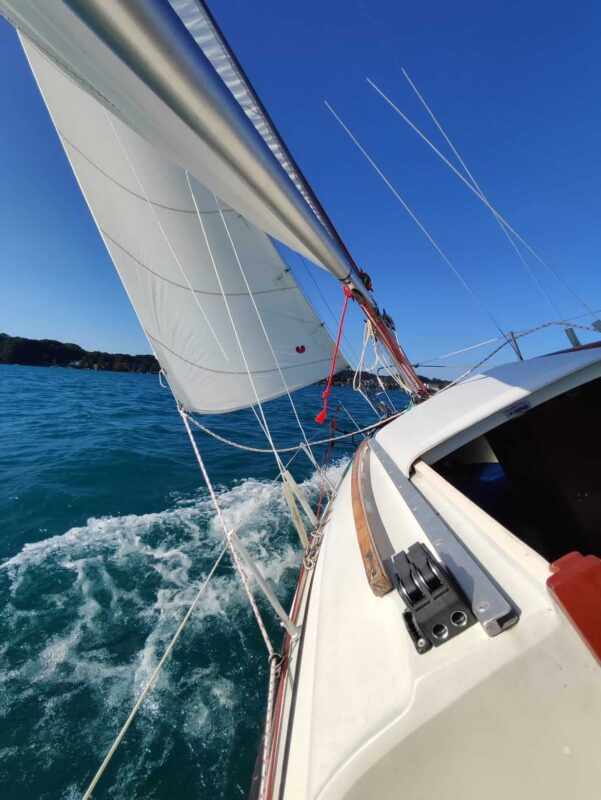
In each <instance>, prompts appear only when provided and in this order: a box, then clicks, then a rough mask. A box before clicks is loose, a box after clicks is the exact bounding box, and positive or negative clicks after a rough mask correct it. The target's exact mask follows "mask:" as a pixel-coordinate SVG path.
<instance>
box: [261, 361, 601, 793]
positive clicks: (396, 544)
mask: <svg viewBox="0 0 601 800" xmlns="http://www.w3.org/2000/svg"><path fill="white" fill-rule="evenodd" d="M600 358H601V357H600V354H599V352H598V351H597V352H596V353H591V351H587V352H583V353H573V354H569V355H568V357H567V358H566V357H565V356H563V355H562V356H552V357H548V359H549V360H548V361H546V360H545V359H537V360H535V361H533V362H523V363H522V364H516V365H511V367H513V368H514V369H513V370H508V372H512V374H513V375H514V376H515V375H519V374H520V373H522V374H523V375H526V374H527V372H526V367H525V366H524V365H526V364H534V371H535V372H536V374H535V375H532V374H529V377H528V381H529V382H526V381H525V380H522V382H521V383H522V384H526V385H519V384H518V382H517V380H514V382H513V383H511V382H509V381H508V377H507V374H506V373H504V372H503V371H502V369H501V370H497V371H496V372H495V374H493V376H492V377H489V376H484V377H480V378H474V379H472V381H470V382H469V383H470V384H472V387H473V391H474V392H475V393H477V394H478V395H479V396H482V397H483V404H484V406H485V408H486V414H485V413H484V412H482V413H477V414H476V413H473V412H471V417H470V420H471V421H472V422H473V425H472V431H473V430H474V429H475V428H474V426H479V428H480V429H481V428H482V426H485V425H487V424H488V423H487V420H488V421H490V420H491V419H494V418H495V415H498V414H501V415H504V414H505V413H506V411H507V410H508V409H511V408H512V406H513V405H514V404H515V403H517V402H522V401H523V399H524V397H526V396H527V397H528V398H529V401H528V402H529V403H530V404H531V405H535V404H536V403H537V402H543V401H544V399H545V398H546V397H548V396H551V395H552V394H553V392H555V393H558V392H561V391H565V390H566V388H569V386H570V385H577V384H578V383H579V382H582V381H585V380H591V379H592V378H594V377H598V376H599V374H601V364H600ZM515 368H517V369H515ZM503 377H505V381H506V382H505V383H504V382H503ZM487 382H488V384H489V386H488V388H486V384H487ZM493 383H496V384H501V385H500V386H499V385H498V386H497V387H496V392H493V388H494V387H491V384H493ZM466 386H467V383H466V385H465V386H464V387H457V389H458V391H457V392H456V397H455V398H453V397H452V396H451V395H452V392H453V391H454V390H450V391H449V392H448V395H450V396H451V397H447V398H446V399H445V398H444V394H443V395H440V396H438V397H434V398H433V399H432V400H429V401H428V402H427V403H425V404H423V406H420V407H418V408H416V409H414V410H413V411H412V412H411V413H410V414H408V415H406V416H404V417H401V418H399V419H397V420H395V421H394V422H392V423H391V424H389V425H388V426H386V427H385V428H383V429H382V430H381V431H380V432H379V433H378V434H377V436H376V437H375V441H376V442H377V443H378V444H379V445H380V446H381V447H382V448H384V450H386V451H387V452H388V453H389V454H390V455H391V456H393V458H394V459H395V460H396V461H397V463H398V464H399V465H400V466H401V467H403V468H404V470H405V472H409V470H410V469H411V472H412V485H413V486H415V487H416V488H417V489H418V490H419V492H420V494H421V495H422V497H423V498H424V499H425V500H426V501H427V502H428V504H429V505H430V506H431V508H433V509H434V510H435V511H436V512H437V514H438V515H440V518H441V519H442V520H443V521H444V522H445V524H446V525H448V526H449V528H450V529H451V530H452V531H453V532H454V533H455V534H456V535H457V537H458V538H459V539H460V540H461V542H462V543H463V545H464V546H465V548H466V549H467V550H468V552H469V553H470V554H471V555H472V556H473V557H474V558H475V559H476V560H477V562H478V563H479V564H480V565H482V566H483V567H484V568H485V570H486V571H487V572H488V573H490V574H491V575H493V576H494V582H495V583H496V584H497V585H498V586H500V587H502V590H503V592H504V593H505V595H506V596H507V597H508V598H509V599H510V600H511V604H512V606H513V607H514V608H515V609H516V612H517V614H518V615H519V622H517V624H514V625H513V626H512V627H510V628H509V629H507V630H503V632H501V633H499V635H496V636H493V637H491V636H490V635H487V632H486V631H485V630H484V628H483V626H482V625H480V624H474V625H473V626H472V627H469V628H468V629H466V630H465V631H463V632H461V633H460V634H459V635H458V636H456V637H455V638H453V639H451V640H449V641H447V642H444V644H442V645H441V646H440V647H433V648H432V649H431V650H430V651H429V652H426V653H423V654H422V653H418V652H417V650H416V647H415V646H414V643H413V641H412V639H411V637H410V636H409V635H408V632H407V630H406V627H405V624H404V620H403V612H404V611H405V604H404V602H403V600H402V599H401V596H400V595H399V593H398V592H397V591H395V590H393V591H390V592H388V593H387V594H385V595H384V596H377V594H374V591H372V587H371V586H370V583H369V581H368V579H367V577H366V571H365V566H364V562H363V559H362V557H361V552H360V549H359V546H358V541H357V532H356V525H355V518H354V515H353V497H352V483H353V481H352V472H351V471H349V472H348V473H347V474H346V476H345V478H344V480H343V481H342V484H341V486H340V487H339V491H338V495H337V498H336V500H335V502H334V503H333V504H332V507H331V513H330V516H329V519H328V521H327V525H326V527H325V536H324V539H323V543H322V546H321V551H320V555H319V559H318V561H317V565H316V567H315V571H314V574H313V576H312V580H311V581H309V582H307V586H308V587H310V590H309V591H308V592H306V593H305V595H304V597H303V599H302V606H303V608H302V612H301V615H300V617H299V618H300V620H301V621H302V624H303V631H302V639H301V642H300V643H298V644H297V646H296V647H295V648H294V651H293V654H292V658H291V662H290V674H289V677H290V679H291V680H290V681H289V685H288V689H287V693H286V698H285V705H284V708H283V724H282V728H281V731H280V736H279V741H278V748H277V753H278V760H277V767H276V770H275V782H274V792H273V794H272V795H271V796H273V797H280V798H290V799H291V800H292V799H294V800H297V799H298V798H311V799H313V798H320V799H321V800H337V799H338V798H343V797H344V798H356V799H357V800H360V799H361V800H364V798H367V797H382V798H384V797H396V796H401V795H402V796H404V797H409V798H411V800H417V798H426V797H428V798H430V797H432V796H434V795H435V794H436V793H441V794H442V793H443V792H444V793H445V794H446V795H447V796H451V797H457V798H459V797H461V798H462V800H470V798H474V799H475V798H478V800H480V798H481V797H482V796H483V795H484V796H486V797H487V798H490V799H491V800H494V799H495V798H499V799H500V798H503V800H506V799H507V798H508V797H510V798H512V800H519V799H520V798H523V799H524V800H526V798H528V800H531V799H532V798H534V797H545V798H549V797H551V798H560V797H564V796H565V795H566V794H568V793H569V794H571V795H572V796H574V797H578V798H582V800H587V798H593V797H595V798H596V797H597V796H598V786H599V784H600V782H601V761H600V760H599V759H598V757H597V751H598V720H599V719H600V718H601V686H600V685H599V670H598V664H597V662H596V660H595V658H594V657H593V655H592V654H591V653H590V652H589V650H588V649H587V648H586V646H585V645H584V644H583V642H582V640H581V639H580V637H579V635H578V633H577V632H576V630H575V629H574V628H573V627H572V625H571V624H570V623H569V622H568V621H567V619H566V617H565V616H564V615H563V613H562V612H561V611H560V610H559V608H558V607H557V606H556V605H555V604H554V602H553V601H552V599H551V596H550V594H549V591H548V589H547V586H546V581H547V578H548V577H549V564H548V562H547V561H546V560H545V559H544V558H542V557H541V556H540V555H538V554H537V553H536V552H535V551H534V550H533V549H531V548H530V547H528V545H526V544H525V543H524V542H522V541H520V540H519V539H518V538H516V537H515V536H514V535H513V534H512V533H511V532H510V531H508V530H507V529H505V528H504V527H503V526H502V525H501V524H499V523H498V522H496V521H495V520H494V519H492V518H491V517H490V516H489V515H488V514H486V513H485V512H484V511H482V510H481V509H480V508H479V507H478V506H476V505H475V504H474V503H473V502H471V501H470V500H469V499H467V498H466V497H465V496H464V495H463V494H462V493H461V492H459V491H458V490H457V489H455V488H454V487H453V486H451V485H450V484H449V483H448V482H447V481H446V480H445V479H444V478H443V477H441V476H440V475H439V474H438V473H437V472H436V471H435V470H434V469H432V468H431V467H430V466H429V465H428V463H427V461H428V460H432V459H430V458H429V454H430V453H431V452H432V449H433V448H440V447H441V445H442V443H443V441H444V439H443V436H442V435H441V431H444V432H449V430H450V427H449V425H450V420H451V418H452V415H451V414H450V412H449V416H448V418H447V420H446V421H445V419H443V417H444V415H443V414H442V412H441V413H440V414H438V410H437V406H438V407H439V408H442V407H443V404H445V405H448V406H451V407H452V406H453V405H454V404H455V403H456V404H457V405H460V404H461V403H463V402H465V403H466V409H467V408H468V407H469V406H468V400H467V399H466V397H465V391H466ZM428 406H430V408H431V409H434V410H436V413H433V417H434V420H438V421H439V422H440V425H439V428H438V433H437V432H436V430H435V427H436V426H435V424H434V422H433V424H432V426H431V427H430V428H428V431H427V432H428V436H429V438H428V440H427V442H426V443H425V444H424V446H423V447H417V446H414V445H413V443H415V442H416V440H417V438H416V437H417V434H416V431H417V430H419V429H421V430H422V432H423V431H424V429H425V428H426V427H427V425H426V423H427V417H428V413H427V408H428ZM467 413H468V412H467V411H466V413H465V414H464V416H463V418H462V424H463V425H464V426H467V422H468V421H467V416H466V415H467ZM503 418H504V419H506V417H503ZM497 424H498V423H497ZM493 425H494V422H493V423H492V424H491V427H492V426H493ZM462 430H463V429H462ZM462 430H459V431H457V430H456V431H454V432H452V433H451V436H454V437H458V438H459V439H461V437H462ZM412 437H413V438H412ZM408 440H409V442H410V444H411V446H410V444H408ZM410 450H411V451H412V452H414V453H415V454H416V459H417V460H415V461H414V462H412V463H411V464H409V461H408V460H407V459H408V456H407V453H409V451H410ZM369 478H370V484H371V489H372V491H373V503H374V505H375V507H373V508H371V509H369V511H370V513H371V514H376V515H377V516H378V517H379V518H380V519H381V522H382V523H383V526H384V528H385V531H386V533H387V535H388V537H389V539H390V543H391V545H392V547H393V548H394V550H395V551H401V550H407V548H408V547H409V546H410V545H412V544H413V543H415V542H416V541H417V542H423V543H424V544H426V545H428V546H429V547H430V548H431V549H432V548H433V547H434V543H433V542H432V541H430V539H429V538H428V531H426V530H424V528H423V527H422V526H421V525H420V523H419V522H418V520H417V519H416V516H415V515H414V509H413V508H411V507H410V504H409V505H408V504H407V502H406V500H405V499H403V496H402V495H401V493H400V492H399V491H398V489H397V487H396V486H395V483H394V481H393V480H392V479H391V476H390V475H389V474H388V472H387V471H386V470H385V469H384V467H383V466H382V463H381V461H380V460H379V458H378V457H376V456H375V455H374V452H373V451H372V452H371V454H370V476H369Z"/></svg>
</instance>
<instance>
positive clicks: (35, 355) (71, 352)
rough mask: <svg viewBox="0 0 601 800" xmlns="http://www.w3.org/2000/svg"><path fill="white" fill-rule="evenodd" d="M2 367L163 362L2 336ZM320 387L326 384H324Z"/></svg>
mask: <svg viewBox="0 0 601 800" xmlns="http://www.w3.org/2000/svg"><path fill="white" fill-rule="evenodd" d="M0 364H14V365H19V366H23V367H69V368H70V369H88V370H90V369H91V370H101V371H103V372H137V373H142V374H144V373H145V374H154V375H156V374H157V373H158V372H159V371H160V365H159V362H158V361H157V360H156V358H155V357H154V356H153V355H149V354H144V355H135V356H132V355H129V354H127V353H104V352H102V351H100V350H84V348H83V347H80V346H79V345H78V344H72V343H71V342H58V341H56V340H55V339H27V338H25V337H23V336H9V335H8V334H6V333H0ZM354 376H355V371H354V370H352V369H344V370H341V371H340V372H338V373H337V374H336V375H335V376H334V381H333V384H334V386H352V385H353V378H354ZM419 377H420V378H421V379H422V380H423V381H424V383H426V384H428V386H430V387H431V388H432V389H434V390H437V389H441V388H442V387H443V386H446V385H447V384H448V381H445V380H442V379H440V378H427V377H425V376H423V375H420V376H419ZM320 383H325V380H324V381H320ZM361 385H362V386H363V387H365V388H367V389H380V388H381V387H382V386H384V388H385V389H386V390H387V391H391V390H394V389H398V388H399V387H398V385H397V384H396V382H395V381H394V379H393V378H391V377H390V375H381V376H380V377H379V378H378V377H377V376H376V375H374V374H373V373H371V372H362V373H361Z"/></svg>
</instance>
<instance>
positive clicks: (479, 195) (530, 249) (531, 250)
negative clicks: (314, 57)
mask: <svg viewBox="0 0 601 800" xmlns="http://www.w3.org/2000/svg"><path fill="white" fill-rule="evenodd" d="M366 80H367V82H368V83H369V85H370V86H371V87H372V88H373V89H375V90H376V92H377V93H378V94H379V95H380V97H382V99H383V100H385V101H386V102H387V103H388V105H389V106H390V107H391V108H392V109H393V110H394V111H396V113H397V114H398V115H399V116H400V117H401V119H403V120H404V121H405V122H406V123H407V125H409V127H410V128H411V129H412V130H414V131H415V133H417V135H418V136H419V137H420V138H421V139H422V140H423V141H424V142H425V143H426V144H427V145H428V147H430V148H431V149H432V150H433V151H434V152H435V153H436V155H437V156H438V157H439V158H440V159H441V160H442V161H443V162H444V163H445V164H446V165H447V167H449V169H450V170H452V171H453V172H454V173H455V175H456V176H457V177H458V178H459V180H461V181H462V182H463V183H464V184H465V185H466V186H467V188H468V189H469V190H470V191H471V192H473V193H474V194H475V195H476V197H477V198H478V199H479V200H480V201H481V202H482V203H484V205H485V206H487V207H488V208H489V209H490V211H492V213H493V214H494V216H495V217H496V218H497V219H498V220H499V222H501V223H502V224H503V226H504V227H505V228H506V229H507V230H508V231H509V232H510V233H512V234H513V235H514V236H515V238H516V239H517V240H518V242H520V244H522V245H523V246H524V247H525V248H526V249H527V250H528V252H529V253H531V254H532V255H533V256H534V258H536V260H537V261H538V262H539V263H540V264H542V266H543V267H545V269H546V270H548V271H549V272H550V274H551V275H552V276H553V277H554V278H555V279H556V280H557V281H559V283H561V285H562V286H563V287H564V288H565V289H566V290H567V291H568V292H570V293H571V294H572V295H573V297H574V298H575V299H576V300H577V301H578V302H579V303H580V305H582V307H583V308H585V309H586V311H587V312H588V313H589V314H591V315H592V316H594V317H596V316H597V315H596V314H595V312H594V311H593V310H592V309H591V308H589V306H588V305H587V303H585V301H584V300H583V299H582V298H581V297H580V296H579V295H578V294H577V293H576V292H575V291H574V289H572V287H571V286H570V285H569V284H567V283H566V281H565V280H564V279H563V278H562V277H561V276H560V275H559V274H558V273H557V272H556V271H555V270H554V269H553V268H552V267H550V266H549V264H547V262H546V261H545V260H544V259H543V257H542V256H541V255H540V254H539V253H537V252H536V250H535V249H534V248H533V247H532V246H531V245H530V244H528V242H527V241H526V240H525V239H524V238H523V237H522V236H521V235H520V234H519V233H518V232H517V231H516V230H515V228H513V227H512V226H511V225H510V224H509V222H508V221H507V220H506V219H505V217H503V215H502V214H500V213H499V211H497V209H496V208H495V207H494V206H493V205H492V203H490V202H489V200H488V199H487V198H486V197H485V196H484V195H483V194H482V192H480V191H479V190H478V189H477V188H476V187H475V186H474V185H472V184H471V183H470V181H468V180H467V178H466V177H465V176H464V175H462V174H461V172H459V170H458V169H457V168H456V167H455V166H454V165H453V164H451V162H450V161H449V159H448V158H446V156H444V155H443V154H442V153H441V152H440V150H439V149H438V148H437V147H436V145H435V144H433V143H432V142H431V141H430V140H429V139H428V137H427V136H426V135H425V133H422V131H420V129H419V128H418V127H417V125H415V124H414V123H413V122H411V120H410V119H409V117H408V116H407V115H406V114H404V113H403V112H402V111H401V109H400V108H399V107H398V106H397V105H395V104H394V103H393V102H392V100H391V99H390V98H389V97H387V96H386V95H385V94H384V92H383V91H382V90H381V89H380V88H379V87H378V86H376V84H375V83H374V82H373V81H372V80H371V79H370V78H367V79H366ZM558 316H560V317H561V316H562V315H561V314H558Z"/></svg>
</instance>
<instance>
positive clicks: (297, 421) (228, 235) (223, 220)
mask: <svg viewBox="0 0 601 800" xmlns="http://www.w3.org/2000/svg"><path fill="white" fill-rule="evenodd" d="M213 197H214V198H215V203H216V204H217V208H218V209H219V216H220V217H221V221H222V222H223V227H224V228H225V231H226V233H227V237H228V239H229V241H230V244H231V246H232V250H233V251H234V256H235V258H236V263H237V264H238V268H239V269H240V274H241V275H242V278H243V280H244V285H245V286H246V291H247V292H248V295H249V297H250V299H251V302H252V304H253V308H254V310H255V313H256V315H257V319H258V320H259V324H260V325H261V330H262V331H263V335H264V336H265V340H266V342H267V344H268V346H269V350H270V352H271V355H272V356H273V360H274V363H275V365H276V367H277V370H278V373H279V376H280V379H281V381H282V384H283V386H284V389H285V391H286V395H287V397H288V402H289V403H290V406H291V408H292V412H293V414H294V418H295V419H296V424H297V425H298V427H299V429H300V432H301V436H302V437H303V439H304V441H305V444H306V445H307V447H308V448H309V450H310V449H311V445H310V444H309V440H308V439H307V434H306V433H305V429H304V427H303V424H302V422H301V420H300V417H299V415H298V412H297V410H296V404H295V403H294V400H293V399H292V395H291V394H290V389H289V388H288V384H287V383H286V378H285V377H284V373H283V372H282V369H281V367H280V362H279V361H278V357H277V356H276V354H275V350H274V349H273V345H272V344H271V339H270V338H269V334H268V333H267V328H266V327H265V323H264V322H263V317H262V316H261V312H260V311H259V308H258V306H257V303H256V301H255V297H254V294H253V293H252V291H251V288H250V285H249V283H248V280H247V277H246V273H245V271H244V269H243V267H242V261H241V260H240V255H239V254H238V249H237V247H236V245H235V243H234V240H233V238H232V234H231V232H230V229H229V227H228V224H227V222H226V219H225V217H224V215H223V211H222V210H221V206H220V205H219V201H218V199H217V195H216V194H215V193H214V192H213ZM274 249H275V248H274ZM314 463H315V464H317V462H316V461H315V459H314ZM317 469H318V471H319V472H321V468H320V467H319V466H318V467H317Z"/></svg>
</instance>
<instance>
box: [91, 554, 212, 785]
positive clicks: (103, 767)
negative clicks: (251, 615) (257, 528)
mask: <svg viewBox="0 0 601 800" xmlns="http://www.w3.org/2000/svg"><path fill="white" fill-rule="evenodd" d="M226 550H227V544H225V545H224V546H223V548H222V549H221V552H220V553H219V555H218V557H217V560H216V561H215V563H214V564H213V566H212V567H211V571H210V572H209V574H208V575H207V577H206V578H205V580H204V581H203V583H202V585H201V587H200V589H199V590H198V592H197V593H196V596H195V598H194V600H193V601H192V603H191V604H190V606H189V608H188V610H187V611H186V614H185V615H184V618H183V619H182V621H181V622H180V624H179V627H178V628H177V630H176V631H175V633H174V634H173V637H172V639H171V641H170V642H169V644H168V645H167V647H166V649H165V652H164V653H163V655H162V656H161V659H160V661H159V663H158V664H157V665H156V667H155V668H154V671H153V673H152V675H151V676H150V678H149V679H148V681H147V682H146V685H145V686H144V688H143V689H142V691H141V692H140V694H139V695H138V699H137V700H136V702H135V703H134V706H133V708H132V710H131V711H130V713H129V716H128V718H127V719H126V720H125V722H124V724H123V727H122V728H121V730H120V731H119V733H118V734H117V736H116V737H115V740H114V742H113V743H112V745H111V746H110V748H109V750H108V752H107V754H106V756H105V757H104V761H103V762H102V764H101V765H100V767H99V768H98V771H97V772H96V774H95V775H94V777H93V778H92V780H91V781H90V785H89V786H88V788H87V789H86V791H85V792H84V794H83V796H82V800H88V799H89V797H90V796H91V795H92V792H93V791H94V789H95V788H96V784H97V783H98V781H99V780H100V778H101V777H102V775H103V774H104V772H105V770H106V768H107V767H108V765H109V762H110V761H111V759H112V757H113V755H114V754H115V751H116V750H117V748H118V747H119V745H120V744H121V742H122V740H123V737H124V736H125V734H126V733H127V731H128V729H129V727H130V725H131V724H132V722H133V721H134V719H135V717H136V714H137V713H138V711H139V710H140V708H141V706H142V703H143V702H144V700H145V699H146V696H147V695H148V692H149V691H150V690H151V688H152V686H153V685H154V683H155V682H156V679H157V678H158V676H159V673H160V672H161V670H162V669H163V666H164V665H165V662H166V661H167V659H168V658H169V656H170V655H171V652H172V650H173V648H174V647H175V645H176V643H177V640H178V639H179V637H180V635H181V633H182V631H183V630H184V628H185V627H186V625H187V623H188V621H189V619H190V617H191V616H192V614H193V613H194V609H195V608H196V606H197V605H198V601H199V600H200V598H201V597H202V595H203V594H204V592H205V589H206V588H207V586H208V585H209V583H210V581H211V579H212V577H213V575H214V574H215V572H216V571H217V567H218V566H219V564H221V560H222V559H223V556H224V555H225V552H226Z"/></svg>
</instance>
